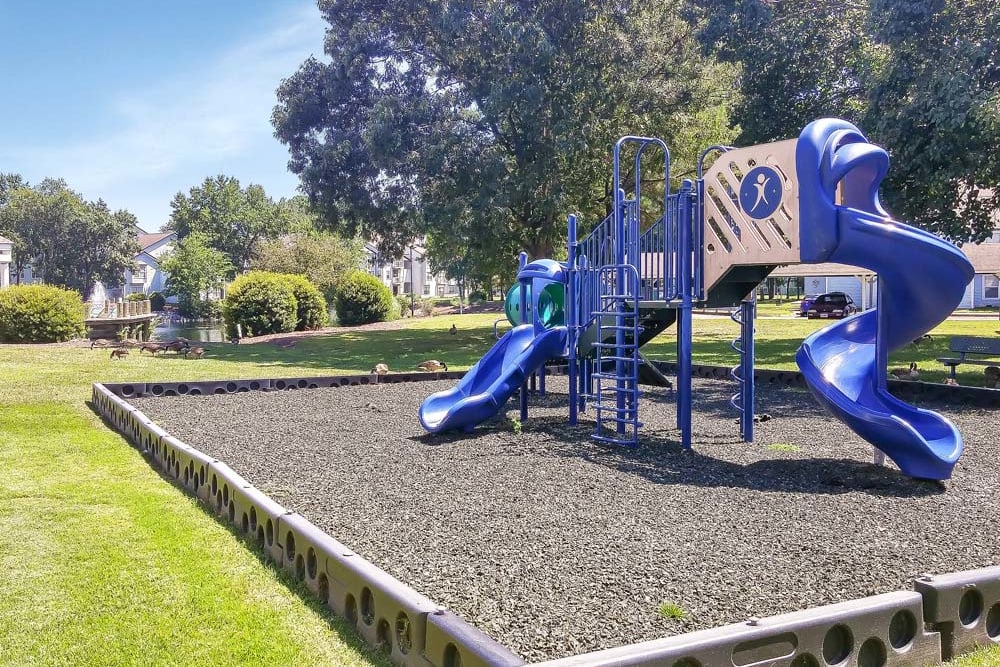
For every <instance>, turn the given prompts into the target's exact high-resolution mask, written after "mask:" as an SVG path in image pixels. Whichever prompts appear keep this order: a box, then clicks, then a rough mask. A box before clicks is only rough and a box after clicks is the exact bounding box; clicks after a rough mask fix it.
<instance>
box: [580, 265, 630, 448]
mask: <svg viewBox="0 0 1000 667" xmlns="http://www.w3.org/2000/svg"><path fill="white" fill-rule="evenodd" d="M598 281H599V284H600V285H602V286H604V287H605V290H604V291H602V294H601V295H600V297H599V309H598V310H596V311H594V312H593V313H591V314H592V315H593V316H594V318H595V322H596V325H597V330H598V337H597V340H598V342H596V343H594V348H595V351H596V355H595V358H594V368H595V369H596V371H595V372H593V373H592V374H591V380H592V381H593V385H592V386H593V393H592V394H590V396H589V398H590V400H591V401H592V402H593V407H594V412H595V416H596V422H597V423H596V428H595V430H594V436H593V437H594V439H595V440H599V441H601V442H608V443H612V444H617V445H629V446H634V445H636V444H637V441H638V433H639V427H640V426H642V424H641V423H640V422H639V382H638V375H639V364H640V363H641V360H640V358H639V334H640V333H641V332H642V327H641V326H639V299H638V291H639V290H638V287H639V272H638V271H637V270H636V268H635V266H633V265H631V264H607V265H605V266H602V267H601V268H600V270H599V271H598ZM611 341H613V342H611ZM612 399H613V400H612Z"/></svg>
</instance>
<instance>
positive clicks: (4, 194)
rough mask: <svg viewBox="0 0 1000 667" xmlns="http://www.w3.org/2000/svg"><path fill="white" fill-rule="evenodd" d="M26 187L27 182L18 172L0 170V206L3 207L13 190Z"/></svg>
mask: <svg viewBox="0 0 1000 667" xmlns="http://www.w3.org/2000/svg"><path fill="white" fill-rule="evenodd" d="M26 187H28V182H27V181H25V180H24V177H22V176H21V175H20V174H14V173H10V174H5V173H4V172H2V171H0V207H3V206H4V205H5V204H6V203H7V200H8V199H10V195H11V193H12V192H14V190H18V189H20V188H26Z"/></svg>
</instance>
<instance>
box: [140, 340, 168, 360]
mask: <svg viewBox="0 0 1000 667" xmlns="http://www.w3.org/2000/svg"><path fill="white" fill-rule="evenodd" d="M165 349H166V348H164V347H163V345H161V344H160V343H143V344H142V345H140V346H139V354H142V353H143V352H145V351H147V350H148V351H149V353H150V354H152V355H153V356H154V357H155V356H156V353H157V352H163V350H165Z"/></svg>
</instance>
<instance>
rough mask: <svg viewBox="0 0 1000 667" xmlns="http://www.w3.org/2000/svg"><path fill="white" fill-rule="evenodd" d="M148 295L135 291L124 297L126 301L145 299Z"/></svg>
mask: <svg viewBox="0 0 1000 667" xmlns="http://www.w3.org/2000/svg"><path fill="white" fill-rule="evenodd" d="M147 298H148V297H146V295H145V294H143V293H142V292H136V293H135V294H129V295H127V296H126V297H125V300H126V301H145V300H146V299H147Z"/></svg>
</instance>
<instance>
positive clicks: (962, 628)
mask: <svg viewBox="0 0 1000 667" xmlns="http://www.w3.org/2000/svg"><path fill="white" fill-rule="evenodd" d="M913 586H914V588H915V589H916V590H918V591H920V593H921V594H922V595H923V596H924V620H925V621H926V622H927V623H928V626H929V627H932V628H934V629H935V630H937V631H938V632H940V633H941V643H942V649H943V657H944V658H945V659H947V660H950V659H951V658H953V657H955V656H957V655H961V654H963V653H967V652H968V651H971V650H973V649H974V648H975V647H976V646H977V645H979V646H986V645H989V644H996V643H1000V567H986V568H983V569H980V570H967V571H965V572H955V573H952V574H941V575H924V576H922V577H919V578H918V579H917V580H916V581H914V582H913Z"/></svg>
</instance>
